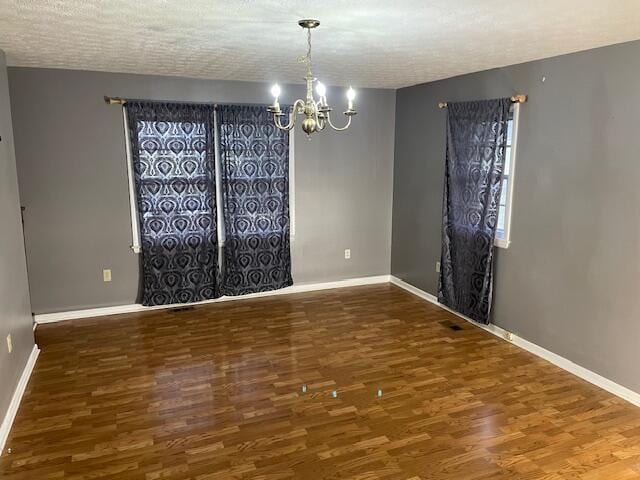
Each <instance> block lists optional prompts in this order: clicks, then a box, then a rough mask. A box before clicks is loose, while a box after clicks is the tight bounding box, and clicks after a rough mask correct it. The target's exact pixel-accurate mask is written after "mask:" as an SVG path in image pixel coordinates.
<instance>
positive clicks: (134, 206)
mask: <svg viewBox="0 0 640 480" xmlns="http://www.w3.org/2000/svg"><path fill="white" fill-rule="evenodd" d="M213 115H214V117H213V122H214V130H215V132H216V133H215V135H216V138H215V169H216V176H215V178H216V215H217V224H218V225H217V229H216V230H217V235H218V247H219V249H221V248H222V247H224V244H225V226H224V221H223V205H222V197H223V192H222V176H221V173H220V172H222V159H221V158H220V138H219V132H218V112H217V111H214V113H213ZM122 119H123V126H124V144H125V150H126V158H127V180H128V183H129V213H130V217H131V250H133V252H134V253H141V252H142V245H141V243H140V218H139V217H138V201H137V194H136V180H135V173H134V171H133V157H132V153H131V139H130V138H129V122H128V120H127V110H126V105H122ZM294 132H295V130H294V129H291V130H290V131H289V237H290V239H291V241H293V240H294V239H295V236H296V208H295V205H296V189H295V171H296V170H295V164H296V162H295V134H294ZM219 255H221V253H219ZM218 260H220V261H221V258H219V259H218Z"/></svg>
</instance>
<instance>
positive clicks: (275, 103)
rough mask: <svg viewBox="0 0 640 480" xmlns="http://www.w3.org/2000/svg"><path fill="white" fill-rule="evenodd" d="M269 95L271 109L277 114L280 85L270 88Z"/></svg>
mask: <svg viewBox="0 0 640 480" xmlns="http://www.w3.org/2000/svg"><path fill="white" fill-rule="evenodd" d="M271 95H273V109H274V110H275V111H276V112H279V111H280V104H279V103H278V97H279V96H280V85H278V84H277V83H276V84H274V85H273V87H271Z"/></svg>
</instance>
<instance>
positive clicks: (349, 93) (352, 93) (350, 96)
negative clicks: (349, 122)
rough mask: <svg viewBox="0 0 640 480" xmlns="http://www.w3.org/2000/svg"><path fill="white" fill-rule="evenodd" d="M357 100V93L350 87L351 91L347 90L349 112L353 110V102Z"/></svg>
mask: <svg viewBox="0 0 640 480" xmlns="http://www.w3.org/2000/svg"><path fill="white" fill-rule="evenodd" d="M355 98H356V91H355V90H354V89H353V88H351V87H349V90H347V100H348V101H349V107H348V109H349V110H353V100H354V99H355Z"/></svg>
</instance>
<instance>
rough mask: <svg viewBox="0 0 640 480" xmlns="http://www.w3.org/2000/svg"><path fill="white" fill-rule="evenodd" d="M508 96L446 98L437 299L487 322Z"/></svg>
mask: <svg viewBox="0 0 640 480" xmlns="http://www.w3.org/2000/svg"><path fill="white" fill-rule="evenodd" d="M510 107H511V101H510V100H509V99H508V98H503V99H496V100H486V101H473V102H448V104H447V138H446V140H447V146H446V163H445V186H444V200H443V216H442V255H441V267H440V278H439V286H438V301H439V302H441V303H443V304H444V305H446V306H448V307H450V308H452V309H453V310H455V311H457V312H459V313H461V314H463V315H466V316H468V317H470V318H471V319H473V320H475V321H478V322H481V323H485V324H486V323H489V314H490V309H491V296H492V288H493V252H494V246H493V242H494V237H495V233H496V225H497V218H498V205H499V198H500V190H501V187H502V182H501V177H502V172H503V167H504V159H505V151H506V144H507V123H508V119H509V109H510Z"/></svg>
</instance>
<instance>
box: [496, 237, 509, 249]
mask: <svg viewBox="0 0 640 480" xmlns="http://www.w3.org/2000/svg"><path fill="white" fill-rule="evenodd" d="M510 244H511V242H510V241H509V240H507V239H506V238H496V239H494V240H493V245H494V246H496V247H498V248H509V245H510Z"/></svg>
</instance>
